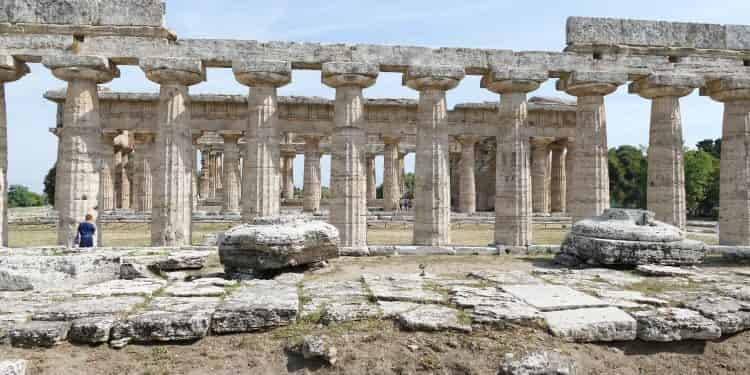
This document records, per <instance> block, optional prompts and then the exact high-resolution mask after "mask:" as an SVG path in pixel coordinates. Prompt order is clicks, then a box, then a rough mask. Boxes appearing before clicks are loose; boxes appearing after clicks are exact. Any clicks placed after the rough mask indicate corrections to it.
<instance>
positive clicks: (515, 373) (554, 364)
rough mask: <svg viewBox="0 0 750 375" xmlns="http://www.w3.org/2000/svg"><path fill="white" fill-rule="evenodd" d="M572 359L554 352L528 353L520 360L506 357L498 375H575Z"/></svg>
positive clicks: (509, 356)
mask: <svg viewBox="0 0 750 375" xmlns="http://www.w3.org/2000/svg"><path fill="white" fill-rule="evenodd" d="M576 369H577V367H576V362H575V360H574V359H573V358H571V357H569V356H566V355H563V354H560V353H555V352H535V353H529V354H527V355H525V356H524V357H522V358H520V359H515V358H514V357H513V355H512V354H510V355H508V356H506V358H505V361H504V362H503V364H502V366H501V367H500V371H499V372H498V375H575V374H576V373H577V370H576Z"/></svg>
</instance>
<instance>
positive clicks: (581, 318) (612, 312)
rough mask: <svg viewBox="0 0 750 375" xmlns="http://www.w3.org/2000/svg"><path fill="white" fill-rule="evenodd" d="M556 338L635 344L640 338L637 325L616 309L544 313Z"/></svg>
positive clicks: (633, 320) (628, 316)
mask: <svg viewBox="0 0 750 375" xmlns="http://www.w3.org/2000/svg"><path fill="white" fill-rule="evenodd" d="M542 315H543V316H544V319H545V320H546V321H547V326H548V327H549V330H550V332H552V334H553V335H555V336H557V337H560V338H562V339H564V340H566V341H573V342H600V341H631V340H635V338H636V329H637V323H636V321H635V319H633V318H632V317H631V316H630V315H628V314H627V313H626V312H624V311H622V310H620V309H618V308H615V307H604V308H588V309H575V310H562V311H549V312H543V313H542Z"/></svg>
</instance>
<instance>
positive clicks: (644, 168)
mask: <svg viewBox="0 0 750 375" xmlns="http://www.w3.org/2000/svg"><path fill="white" fill-rule="evenodd" d="M608 157H609V192H610V199H611V201H612V202H611V205H612V207H623V208H645V207H646V190H647V184H648V160H647V159H646V156H645V154H644V152H643V149H642V148H640V149H639V148H636V147H633V146H627V145H625V146H620V147H618V148H613V149H611V150H609V155H608Z"/></svg>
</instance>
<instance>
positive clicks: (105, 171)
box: [99, 132, 117, 211]
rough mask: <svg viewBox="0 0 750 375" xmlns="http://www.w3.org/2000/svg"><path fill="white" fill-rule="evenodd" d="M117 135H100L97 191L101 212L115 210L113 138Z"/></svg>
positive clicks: (114, 133)
mask: <svg viewBox="0 0 750 375" xmlns="http://www.w3.org/2000/svg"><path fill="white" fill-rule="evenodd" d="M116 137H117V133H116V132H113V133H104V132H103V133H102V149H101V151H102V154H101V156H100V157H101V170H100V172H99V191H101V197H102V199H101V202H100V203H99V209H100V210H101V211H112V210H114V209H115V165H114V163H115V138H116Z"/></svg>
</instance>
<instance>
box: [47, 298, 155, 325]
mask: <svg viewBox="0 0 750 375" xmlns="http://www.w3.org/2000/svg"><path fill="white" fill-rule="evenodd" d="M144 301H145V300H144V298H143V297H103V298H89V299H74V300H70V301H66V302H60V303H53V304H50V305H48V306H45V307H43V308H40V309H38V310H37V311H36V312H35V313H34V314H33V319H34V320H45V321H72V320H76V319H82V318H91V317H100V316H107V315H117V314H121V313H124V312H128V311H130V310H131V309H133V307H135V306H137V305H138V304H141V303H143V302H144Z"/></svg>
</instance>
